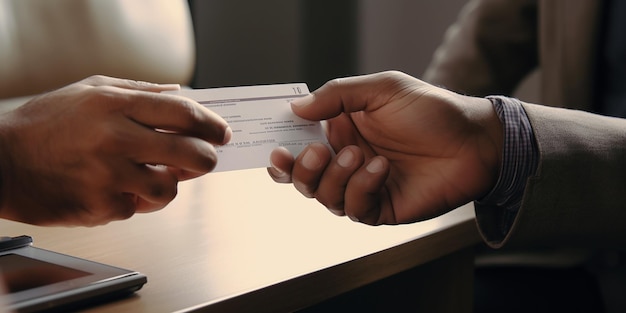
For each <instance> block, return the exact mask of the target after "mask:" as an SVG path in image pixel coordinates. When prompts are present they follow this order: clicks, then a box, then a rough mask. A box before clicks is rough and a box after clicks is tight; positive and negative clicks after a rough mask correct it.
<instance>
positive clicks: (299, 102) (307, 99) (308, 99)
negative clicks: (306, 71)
mask: <svg viewBox="0 0 626 313" xmlns="http://www.w3.org/2000/svg"><path fill="white" fill-rule="evenodd" d="M313 99H314V97H313V95H312V94H308V95H306V96H304V97H302V98H298V99H295V100H293V101H291V104H293V105H294V106H297V107H303V106H307V105H309V104H311V103H312V102H313Z"/></svg>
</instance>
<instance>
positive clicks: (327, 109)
mask: <svg viewBox="0 0 626 313" xmlns="http://www.w3.org/2000/svg"><path fill="white" fill-rule="evenodd" d="M415 81H417V79H416V78H414V77H411V76H409V75H407V74H404V73H402V72H397V71H388V72H382V73H375V74H369V75H362V76H354V77H347V78H337V79H333V80H331V81H328V82H327V83H326V84H324V85H323V86H322V87H320V88H319V89H317V90H315V91H313V92H312V93H311V94H309V95H307V96H305V97H302V98H299V99H296V100H294V101H293V102H292V106H291V107H292V110H293V112H294V113H296V114H297V115H298V116H300V117H302V118H305V119H308V120H315V121H317V120H324V119H330V118H333V117H336V116H338V115H339V114H341V113H351V112H357V111H372V110H376V109H378V108H380V107H381V106H382V105H384V104H385V103H387V102H389V99H391V98H392V97H394V96H396V95H397V92H400V91H403V90H406V89H407V87H408V86H409V84H410V83H413V82H415Z"/></svg>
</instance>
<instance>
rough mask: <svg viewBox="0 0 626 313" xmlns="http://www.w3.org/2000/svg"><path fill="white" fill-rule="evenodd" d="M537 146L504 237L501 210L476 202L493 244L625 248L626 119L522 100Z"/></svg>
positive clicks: (484, 230)
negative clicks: (529, 174)
mask: <svg viewBox="0 0 626 313" xmlns="http://www.w3.org/2000/svg"><path fill="white" fill-rule="evenodd" d="M523 106H524V110H525V111H526V113H527V115H528V118H529V120H530V123H531V125H532V128H533V132H534V134H535V138H536V143H537V147H538V149H539V166H538V169H537V173H536V175H534V176H532V177H530V178H529V179H528V182H527V184H526V189H525V193H524V196H523V199H522V204H521V207H520V209H519V211H518V213H517V216H516V218H515V221H514V222H513V225H512V227H511V229H510V231H509V232H508V233H506V234H502V233H501V232H498V231H496V229H495V228H494V225H495V224H494V222H495V221H497V220H498V218H499V216H500V214H501V211H498V208H495V207H489V206H476V215H477V221H478V223H479V227H480V229H481V233H482V234H483V237H484V239H485V241H486V242H487V243H488V244H489V245H491V246H492V247H500V246H503V245H509V246H543V245H545V246H551V245H567V246H578V247H607V248H623V247H626V119H619V118H611V117H605V116H600V115H596V114H592V113H587V112H583V111H577V110H570V109H561V108H552V107H547V106H541V105H533V104H523Z"/></svg>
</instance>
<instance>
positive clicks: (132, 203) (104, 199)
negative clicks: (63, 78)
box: [0, 76, 231, 226]
mask: <svg viewBox="0 0 626 313" xmlns="http://www.w3.org/2000/svg"><path fill="white" fill-rule="evenodd" d="M175 88H178V87H177V86H172V85H157V84H150V83H144V82H137V81H130V80H122V79H116V78H110V77H104V76H93V77H90V78H88V79H85V80H83V81H80V82H77V83H75V84H72V85H69V86H66V87H64V88H61V89H59V90H56V91H53V92H50V93H47V94H43V95H41V96H39V97H36V98H34V99H32V100H31V101H30V102H28V103H26V104H24V105H23V106H21V107H19V108H17V109H15V110H13V111H10V112H8V113H5V114H2V115H0V172H1V179H2V181H1V191H2V192H1V195H0V197H1V198H0V201H1V206H0V216H1V217H3V218H7V219H13V220H18V221H22V222H26V223H31V224H40V225H87V226H90V225H96V224H103V223H107V222H109V221H112V220H117V219H124V218H128V217H130V216H131V215H133V214H134V213H135V212H150V211H153V210H157V209H160V208H162V207H164V206H165V205H166V204H167V203H169V202H170V201H171V200H172V199H173V198H174V197H175V195H176V192H177V183H178V181H180V180H185V179H190V178H193V177H197V176H199V175H202V174H204V173H206V172H208V171H211V170H212V169H213V168H214V167H215V164H216V161H217V160H216V153H215V150H214V148H213V146H212V144H218V145H221V144H224V143H226V142H227V141H228V140H230V136H231V132H230V129H229V128H228V125H227V124H226V122H225V121H224V120H223V119H222V118H220V117H219V116H218V115H217V114H215V113H213V112H211V111H210V110H208V109H206V108H205V107H203V106H202V105H200V104H198V103H196V102H194V101H192V100H190V99H187V98H183V97H179V96H174V95H166V94H160V93H159V92H160V91H164V90H171V89H175Z"/></svg>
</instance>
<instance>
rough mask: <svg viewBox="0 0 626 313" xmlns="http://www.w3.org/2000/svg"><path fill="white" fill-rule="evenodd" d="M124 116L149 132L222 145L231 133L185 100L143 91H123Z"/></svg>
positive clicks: (216, 117) (212, 115) (214, 116)
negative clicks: (177, 134) (148, 129)
mask: <svg viewBox="0 0 626 313" xmlns="http://www.w3.org/2000/svg"><path fill="white" fill-rule="evenodd" d="M127 92H128V94H129V95H128V98H127V101H128V103H127V105H125V106H124V107H123V109H122V110H123V112H124V114H125V115H126V116H127V117H129V118H131V119H132V120H134V121H136V122H137V123H140V124H142V125H145V126H148V127H150V128H154V129H159V130H164V131H171V132H175V133H179V134H183V135H190V136H194V137H198V138H201V139H205V140H207V141H209V142H211V143H214V144H219V145H222V144H225V143H227V142H228V141H229V140H230V137H231V136H232V131H231V130H230V127H229V126H228V124H227V123H226V121H225V120H224V119H222V117H220V116H219V115H218V114H217V113H215V112H213V111H211V110H209V109H208V108H206V107H204V106H202V105H201V104H199V103H198V102H196V101H194V100H191V99H189V98H185V97H181V96H176V95H168V94H159V93H152V92H143V91H130V90H129V91H127Z"/></svg>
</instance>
